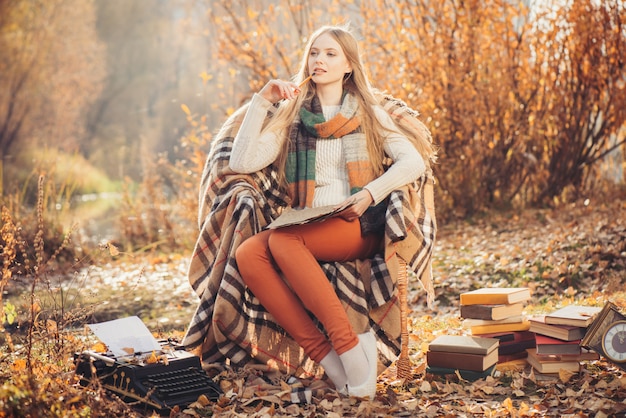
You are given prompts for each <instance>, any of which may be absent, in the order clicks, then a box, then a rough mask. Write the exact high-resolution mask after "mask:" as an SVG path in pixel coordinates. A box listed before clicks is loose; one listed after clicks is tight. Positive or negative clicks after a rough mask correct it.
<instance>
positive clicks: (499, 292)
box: [460, 287, 530, 306]
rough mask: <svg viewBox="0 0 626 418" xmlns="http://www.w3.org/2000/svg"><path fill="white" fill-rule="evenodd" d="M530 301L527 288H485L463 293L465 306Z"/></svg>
mask: <svg viewBox="0 0 626 418" xmlns="http://www.w3.org/2000/svg"><path fill="white" fill-rule="evenodd" d="M529 299H530V289H529V288H527V287H483V288H481V289H476V290H472V291H471V292H465V293H461V295H460V301H461V306H463V305H509V304H513V303H518V302H525V301H527V300H529Z"/></svg>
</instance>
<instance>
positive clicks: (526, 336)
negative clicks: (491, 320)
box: [481, 331, 535, 356]
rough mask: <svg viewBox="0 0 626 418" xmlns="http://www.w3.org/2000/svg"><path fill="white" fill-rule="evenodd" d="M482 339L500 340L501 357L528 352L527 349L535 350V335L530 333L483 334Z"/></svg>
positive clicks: (499, 351) (499, 350)
mask: <svg viewBox="0 0 626 418" xmlns="http://www.w3.org/2000/svg"><path fill="white" fill-rule="evenodd" d="M481 337H487V338H495V339H497V340H500V346H499V347H498V353H499V354H500V356H503V355H509V354H517V353H520V352H526V349H527V348H535V333H534V332H530V331H513V332H498V333H492V334H483V335H481Z"/></svg>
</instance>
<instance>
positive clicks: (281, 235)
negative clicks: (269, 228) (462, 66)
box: [267, 229, 300, 255]
mask: <svg viewBox="0 0 626 418" xmlns="http://www.w3.org/2000/svg"><path fill="white" fill-rule="evenodd" d="M298 239H300V237H299V236H298V235H296V234H292V233H290V232H289V230H288V229H285V230H277V231H274V232H273V233H272V234H271V235H270V236H269V238H268V240H267V248H268V249H269V251H270V253H271V254H278V255H280V254H284V253H285V252H287V253H288V252H289V249H290V248H293V247H292V246H293V243H294V240H298Z"/></svg>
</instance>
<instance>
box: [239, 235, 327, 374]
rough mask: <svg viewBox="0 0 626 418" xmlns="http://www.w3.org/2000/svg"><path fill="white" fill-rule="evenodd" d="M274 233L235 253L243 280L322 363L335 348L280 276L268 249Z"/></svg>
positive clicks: (253, 239)
mask: <svg viewBox="0 0 626 418" xmlns="http://www.w3.org/2000/svg"><path fill="white" fill-rule="evenodd" d="M273 232H274V231H272V230H270V231H262V232H260V233H258V234H256V235H253V236H252V237H250V238H248V239H246V240H245V241H244V242H243V243H242V244H241V245H240V246H239V247H238V248H237V252H236V254H235V257H236V260H237V268H238V270H239V273H240V274H241V278H242V279H243V281H244V283H245V284H246V286H248V288H250V290H251V291H252V293H254V295H255V296H256V297H257V298H258V299H259V301H260V302H261V304H262V305H263V306H264V307H265V309H267V311H268V312H269V313H271V314H272V316H274V318H275V319H276V321H277V322H278V324H280V326H282V327H283V328H284V329H285V331H287V333H288V334H289V335H290V336H291V337H292V338H293V339H294V340H295V341H296V342H297V343H298V344H299V345H300V346H301V347H302V348H303V349H304V351H305V352H306V353H307V354H308V355H309V356H310V357H311V358H312V359H313V360H314V361H315V362H318V363H319V362H320V361H321V360H322V359H323V358H324V357H325V356H326V355H327V354H328V353H329V352H330V350H331V349H332V347H331V345H330V343H329V342H328V340H327V339H326V337H325V336H324V334H322V333H321V332H320V331H319V330H318V329H317V327H316V326H315V324H314V323H313V321H312V320H311V318H310V317H309V315H308V314H307V312H306V311H305V309H304V306H303V305H302V302H301V301H300V299H298V298H297V297H296V295H295V294H294V293H293V291H292V290H291V289H290V288H289V286H287V284H286V283H285V281H284V280H283V279H282V277H281V276H280V275H279V274H278V272H277V269H276V266H275V264H274V260H273V258H272V256H271V254H270V251H269V249H268V239H269V237H270V235H271V234H273Z"/></svg>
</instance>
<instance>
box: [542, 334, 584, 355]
mask: <svg viewBox="0 0 626 418" xmlns="http://www.w3.org/2000/svg"><path fill="white" fill-rule="evenodd" d="M535 343H536V345H535V346H536V349H537V354H580V352H581V347H580V340H574V341H563V340H559V339H558V338H551V337H546V336H545V335H541V334H535Z"/></svg>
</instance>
